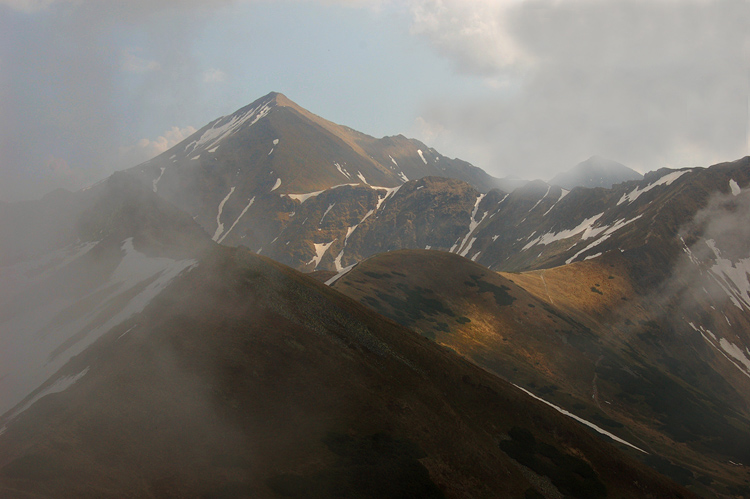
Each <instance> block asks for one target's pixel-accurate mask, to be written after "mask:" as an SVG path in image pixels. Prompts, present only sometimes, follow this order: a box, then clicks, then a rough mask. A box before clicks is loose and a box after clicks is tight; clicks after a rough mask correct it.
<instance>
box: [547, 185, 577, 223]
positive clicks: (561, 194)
mask: <svg viewBox="0 0 750 499" xmlns="http://www.w3.org/2000/svg"><path fill="white" fill-rule="evenodd" d="M560 190H561V191H562V192H561V193H560V197H559V198H558V199H557V201H555V202H554V204H553V205H552V206H550V207H549V210H547V211H545V212H544V215H542V216H543V217H544V216H547V213H549V212H550V211H552V208H554V207H555V206H557V203H559V202H560V201H562V199H563V198H564V197H565V196H567V195H568V194H569V193H570V191H566V190H565V189H560Z"/></svg>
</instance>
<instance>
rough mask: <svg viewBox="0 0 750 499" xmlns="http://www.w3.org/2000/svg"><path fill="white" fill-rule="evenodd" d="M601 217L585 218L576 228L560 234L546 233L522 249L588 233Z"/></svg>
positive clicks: (562, 231)
mask: <svg viewBox="0 0 750 499" xmlns="http://www.w3.org/2000/svg"><path fill="white" fill-rule="evenodd" d="M602 215H604V213H599V214H598V215H594V216H593V217H591V218H587V219H585V220H584V221H583V222H581V223H580V224H578V225H577V226H576V227H573V228H572V229H566V230H561V231H560V232H548V233H546V234H542V235H541V236H539V237H537V238H536V239H534V240H533V241H531V242H529V243H527V244H526V246H524V247H523V249H524V250H527V249H529V248H531V247H532V246H535V245H537V244H543V245H547V244H550V243H553V242H555V241H560V240H562V239H568V238H569V237H573V236H575V235H576V234H580V233H581V232H584V233H585V232H586V231H590V230H591V229H592V228H593V226H594V223H595V222H596V221H597V220H599V219H600V218H601V217H602Z"/></svg>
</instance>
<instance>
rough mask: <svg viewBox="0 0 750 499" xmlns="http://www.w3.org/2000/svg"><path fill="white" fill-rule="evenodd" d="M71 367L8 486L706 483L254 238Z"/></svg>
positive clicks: (580, 489)
mask: <svg viewBox="0 0 750 499" xmlns="http://www.w3.org/2000/svg"><path fill="white" fill-rule="evenodd" d="M59 377H60V379H62V380H67V389H65V390H63V391H58V392H57V393H53V394H49V395H47V396H46V397H43V398H41V399H40V400H39V401H37V402H36V403H35V404H34V405H32V406H31V407H29V408H28V409H26V410H25V411H24V412H22V413H21V414H20V415H18V416H16V417H15V418H13V419H12V420H10V421H7V420H6V421H5V426H4V428H3V432H2V434H0V490H2V491H3V494H4V495H10V496H13V495H15V496H18V497H22V496H24V495H32V496H37V497H50V496H54V497H80V496H81V495H82V494H90V495H96V496H97V497H124V496H138V497H164V496H180V497H206V496H211V497H217V496H218V497H321V498H322V497H332V496H344V497H448V498H452V497H498V496H500V497H538V496H539V494H543V495H547V496H551V497H562V496H563V495H569V496H575V497H594V498H595V497H604V496H605V495H606V497H623V498H625V497H635V496H647V495H651V496H654V497H691V494H690V493H689V492H687V491H685V490H681V489H679V488H678V487H676V486H675V485H673V484H670V483H669V482H667V481H666V480H664V479H663V478H661V477H659V476H657V475H656V474H654V473H653V472H651V471H649V470H647V469H646V468H643V467H642V466H641V465H639V464H637V463H636V462H635V461H633V460H631V459H630V458H629V457H627V456H625V455H624V454H622V453H620V452H619V451H617V450H616V449H614V448H613V447H611V446H610V445H609V444H606V443H605V442H604V441H603V440H601V439H600V438H599V437H596V436H593V435H592V434H590V433H588V432H587V431H586V430H584V429H583V428H581V427H580V426H578V425H577V424H576V423H574V422H572V421H570V420H569V419H568V418H566V417H564V416H562V415H560V414H559V413H558V412H556V411H554V410H553V409H551V408H549V407H547V406H546V405H544V404H541V403H540V402H538V401H535V400H532V399H531V398H530V397H528V396H527V395H526V394H524V393H522V392H521V391H520V390H517V389H516V388H514V387H512V386H510V385H509V384H508V383H505V382H503V381H501V380H499V379H497V378H495V377H493V376H491V375H490V374H488V373H486V372H485V371H483V370H481V369H479V368H476V367H474V366H472V365H470V364H468V363H466V362H464V361H462V360H461V359H460V358H459V357H458V356H456V355H455V354H453V353H451V352H449V351H447V350H445V349H442V348H440V347H439V346H437V345H435V344H434V343H432V342H429V341H427V340H426V339H424V338H421V337H419V336H418V335H416V334H414V333H412V332H409V331H407V330H405V329H403V328H401V327H399V326H397V325H396V324H394V323H393V322H391V321H387V320H385V319H383V318H381V317H380V316H378V315H377V314H374V313H372V312H369V311H368V310H367V309H366V308H364V307H362V306H360V305H358V304H357V303H355V302H353V301H351V300H349V299H346V298H345V297H343V296H342V295H340V294H339V293H337V292H335V291H333V290H330V289H328V288H326V287H325V286H323V285H321V284H319V283H316V282H314V281H313V280H311V279H310V278H308V277H305V276H303V275H301V274H299V273H296V272H294V271H292V270H290V269H288V268H285V267H283V266H281V265H279V264H277V263H274V262H272V261H270V260H267V259H263V258H260V257H257V256H254V255H252V254H250V253H249V252H248V251H246V250H243V249H230V248H215V249H213V250H212V251H211V252H210V253H209V254H207V255H205V256H204V257H203V258H201V260H200V262H199V264H198V265H197V266H194V267H193V268H192V269H191V270H189V271H188V272H186V273H184V274H182V275H181V276H180V277H178V278H177V279H176V280H175V281H174V282H173V284H172V285H171V286H170V287H169V288H168V289H166V290H165V291H164V292H163V293H162V294H160V295H159V296H158V297H157V298H156V299H155V300H153V301H152V302H151V303H150V305H149V306H148V307H147V308H146V309H145V311H144V312H143V313H142V314H140V315H137V316H134V317H132V318H131V319H130V320H128V321H127V322H125V323H123V324H121V325H120V326H117V327H116V328H114V329H113V330H112V331H111V332H110V333H109V334H107V335H105V336H103V337H102V338H101V339H100V340H99V341H98V342H97V343H96V344H95V345H93V346H92V347H90V348H89V349H88V350H86V351H85V352H83V353H82V354H80V355H78V356H77V357H75V359H73V360H72V361H71V362H70V363H69V364H68V365H67V366H66V367H65V368H63V370H61V371H60V373H59ZM529 414H533V417H531V418H530V417H529Z"/></svg>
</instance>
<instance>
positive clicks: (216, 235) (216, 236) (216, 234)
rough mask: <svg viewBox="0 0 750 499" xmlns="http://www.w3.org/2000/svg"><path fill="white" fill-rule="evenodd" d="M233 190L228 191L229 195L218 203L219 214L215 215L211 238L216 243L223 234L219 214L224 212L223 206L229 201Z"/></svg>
mask: <svg viewBox="0 0 750 499" xmlns="http://www.w3.org/2000/svg"><path fill="white" fill-rule="evenodd" d="M234 189H235V188H234V187H232V188H231V189H229V194H227V196H226V197H225V198H224V199H222V200H221V203H219V212H218V214H217V215H216V232H214V237H213V238H212V239H213V240H214V241H217V240H218V239H219V237H221V233H222V232H224V224H223V223H221V212H222V211H224V204H225V203H226V202H227V200H229V196H231V195H232V193H233V192H234Z"/></svg>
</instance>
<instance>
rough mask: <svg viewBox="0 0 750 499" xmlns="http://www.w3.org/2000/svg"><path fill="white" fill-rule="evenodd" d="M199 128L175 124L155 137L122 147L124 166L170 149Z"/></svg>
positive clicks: (120, 150) (138, 162) (121, 160)
mask: <svg viewBox="0 0 750 499" xmlns="http://www.w3.org/2000/svg"><path fill="white" fill-rule="evenodd" d="M196 131H197V130H196V129H195V128H194V127H192V126H187V127H184V128H180V127H177V126H173V127H172V128H170V129H169V130H167V131H166V132H164V134H162V135H160V136H158V137H156V138H155V139H141V140H139V141H138V142H136V143H135V144H133V145H130V146H124V147H120V149H119V152H120V161H119V163H120V164H121V165H122V167H123V168H127V167H129V166H135V165H137V164H140V163H143V162H144V161H148V160H149V159H151V158H153V157H155V156H158V155H159V154H161V153H163V152H166V151H168V150H169V149H171V148H172V147H174V146H176V145H177V144H179V143H180V142H182V141H183V140H185V139H186V138H188V137H190V136H191V135H192V134H194V133H195V132H196Z"/></svg>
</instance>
